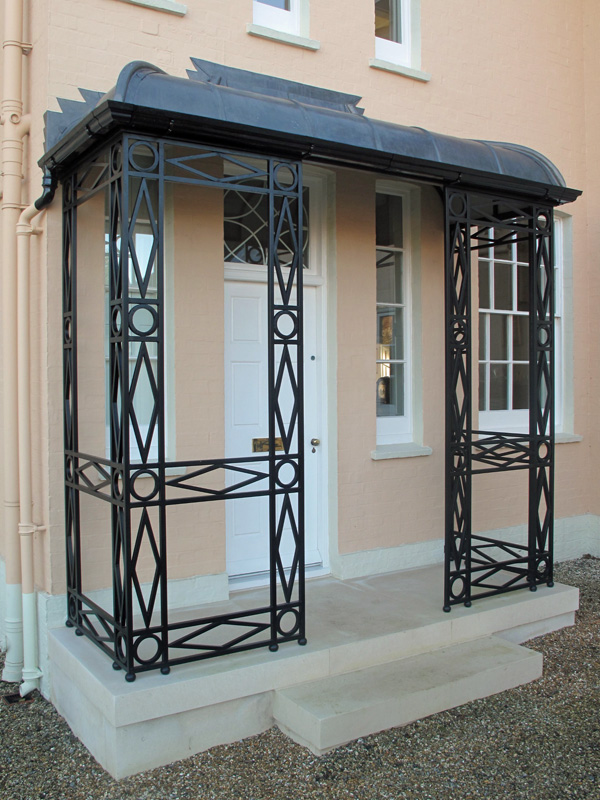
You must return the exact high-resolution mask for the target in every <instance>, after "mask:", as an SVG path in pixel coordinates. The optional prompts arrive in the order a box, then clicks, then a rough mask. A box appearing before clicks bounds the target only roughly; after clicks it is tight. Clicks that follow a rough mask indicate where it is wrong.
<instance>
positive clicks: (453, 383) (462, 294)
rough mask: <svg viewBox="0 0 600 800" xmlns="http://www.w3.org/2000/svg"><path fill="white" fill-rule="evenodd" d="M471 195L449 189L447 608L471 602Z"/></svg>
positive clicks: (447, 278)
mask: <svg viewBox="0 0 600 800" xmlns="http://www.w3.org/2000/svg"><path fill="white" fill-rule="evenodd" d="M469 202H470V197H469V194H468V193H467V192H463V191H457V190H455V189H446V191H445V217H446V219H445V249H446V253H445V298H446V301H445V302H446V539H445V550H446V558H445V590H444V592H445V594H444V597H445V599H444V611H450V601H453V602H455V603H456V602H464V603H465V605H470V604H471V439H472V421H471V420H472V416H471V384H472V379H471V369H472V367H471V249H470V213H469Z"/></svg>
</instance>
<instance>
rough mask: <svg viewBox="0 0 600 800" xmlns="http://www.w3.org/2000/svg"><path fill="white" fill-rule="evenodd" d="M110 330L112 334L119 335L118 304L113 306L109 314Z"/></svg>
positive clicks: (119, 316) (119, 312)
mask: <svg viewBox="0 0 600 800" xmlns="http://www.w3.org/2000/svg"><path fill="white" fill-rule="evenodd" d="M110 330H111V333H112V335H113V336H120V335H121V332H122V326H121V308H120V306H113V310H112V313H111V315H110Z"/></svg>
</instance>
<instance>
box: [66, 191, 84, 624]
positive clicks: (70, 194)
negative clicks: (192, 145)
mask: <svg viewBox="0 0 600 800" xmlns="http://www.w3.org/2000/svg"><path fill="white" fill-rule="evenodd" d="M75 186H76V176H71V177H70V178H69V179H68V180H66V181H65V183H64V185H63V253H62V257H63V258H62V260H63V331H62V335H63V431H64V447H65V456H64V470H65V534H66V550H67V552H66V565H67V625H69V626H79V625H80V624H81V529H80V514H79V492H78V484H79V463H78V459H77V457H76V455H75V454H76V452H77V450H78V449H79V442H78V422H77V278H76V261H77V216H76V212H75V201H76V194H75Z"/></svg>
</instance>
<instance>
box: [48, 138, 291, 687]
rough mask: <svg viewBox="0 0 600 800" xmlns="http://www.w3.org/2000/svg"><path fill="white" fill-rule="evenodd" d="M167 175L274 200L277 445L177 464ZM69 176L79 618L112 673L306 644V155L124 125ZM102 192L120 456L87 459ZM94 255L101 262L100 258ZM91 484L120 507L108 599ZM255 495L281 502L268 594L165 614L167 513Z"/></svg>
mask: <svg viewBox="0 0 600 800" xmlns="http://www.w3.org/2000/svg"><path fill="white" fill-rule="evenodd" d="M168 182H172V183H174V184H175V183H186V184H190V185H195V186H202V187H213V188H216V189H221V190H224V189H225V190H233V191H235V192H239V193H244V194H247V196H248V197H250V198H253V203H257V204H258V205H260V206H261V207H263V208H264V207H265V206H268V220H267V221H266V224H265V231H268V236H267V238H266V241H267V242H268V244H267V250H268V258H267V260H266V263H265V264H264V266H265V270H266V277H267V278H268V303H267V318H266V319H265V328H266V330H267V334H268V335H267V343H268V344H267V349H268V387H267V389H268V396H269V406H268V425H269V451H268V453H262V452H261V453H255V454H253V455H251V456H249V455H242V456H239V457H223V454H218V455H217V457H216V458H202V459H199V460H196V461H167V454H166V443H165V392H166V388H165V363H164V359H165V324H164V255H163V250H164V214H165V209H164V194H165V184H166V183H168ZM64 186H65V208H64V214H65V216H64V219H65V221H64V253H63V261H64V266H63V274H64V287H65V288H64V335H63V339H64V353H65V355H64V359H65V360H64V363H65V368H64V387H65V388H64V400H65V492H66V495H65V496H66V517H67V569H68V587H69V622H70V624H72V625H74V626H75V627H76V630H77V633H79V634H80V635H85V636H87V637H88V638H89V639H91V640H92V641H93V642H94V643H95V644H96V645H97V646H98V647H100V648H101V649H102V650H103V651H104V652H105V653H107V654H109V655H110V656H111V658H112V659H113V666H114V667H115V669H123V670H124V671H125V677H126V679H127V680H129V681H132V680H134V679H135V677H136V675H137V673H139V672H144V671H147V670H150V669H156V668H160V669H161V671H162V672H163V673H167V672H169V670H170V668H171V666H172V665H174V664H181V663H186V662H189V661H196V660H200V659H204V658H211V657H213V656H218V655H225V654H228V653H232V652H237V651H241V650H248V649H253V648H256V647H265V646H267V647H270V648H271V649H272V650H275V649H277V647H278V646H279V644H281V643H282V642H288V641H297V642H298V643H299V644H305V643H306V632H305V612H304V602H305V596H304V560H305V556H304V428H303V377H302V359H303V323H302V249H303V232H302V214H303V209H302V170H301V165H300V163H299V162H298V161H292V160H288V161H286V160H283V159H280V158H274V157H257V156H247V155H244V154H240V153H236V152H232V151H227V150H222V149H219V150H214V149H207V148H204V147H202V146H200V145H195V144H191V143H187V142H176V143H174V142H172V141H170V140H166V139H158V138H153V137H145V136H134V135H131V134H127V133H126V134H123V136H122V137H121V138H119V139H118V140H115V141H114V142H113V144H111V145H110V146H107V147H106V148H105V149H104V150H102V151H101V152H100V154H99V155H96V156H93V157H92V158H91V159H90V161H88V162H86V163H85V164H83V165H82V166H81V167H79V168H78V171H75V173H74V175H73V176H72V177H70V178H67V179H66V180H65V181H64ZM100 192H104V196H105V198H106V208H107V210H106V212H105V213H106V218H107V227H106V228H105V237H104V238H105V261H106V263H105V268H106V269H107V275H108V281H107V291H108V302H107V308H108V311H107V314H108V317H107V319H106V327H107V329H108V356H107V363H108V393H107V394H108V415H107V416H108V427H109V451H110V452H109V453H108V454H107V453H105V452H102V453H95V454H90V453H80V452H79V450H78V438H77V381H76V367H77V363H76V324H75V322H76V309H75V288H74V287H75V271H76V246H75V238H76V237H75V230H76V206H77V204H79V203H84V202H86V201H87V200H88V199H90V198H91V197H93V196H95V195H97V194H98V193H100ZM90 263H92V264H94V266H93V267H92V268H94V269H97V268H98V266H97V264H98V262H97V261H91V262H90ZM86 266H87V265H86ZM208 266H210V267H211V268H215V267H216V265H208ZM82 267H83V265H82ZM218 268H219V269H222V264H219V265H218ZM279 442H281V447H280V446H279ZM169 468H175V470H176V475H168V474H167V469H169ZM215 475H220V476H221V477H222V479H223V480H222V487H221V488H215V486H214V483H213V481H212V480H206V478H207V477H210V478H211V479H213V478H214V477H215ZM82 492H83V493H85V494H87V495H88V496H90V497H93V498H95V500H96V501H99V502H105V503H106V502H107V503H109V504H110V507H111V534H110V535H111V568H112V609H111V610H108V609H107V608H103V607H101V605H99V604H98V603H97V602H95V601H94V600H92V599H91V598H90V597H89V596H88V595H87V594H86V591H87V587H85V586H82V585H81V584H82V576H81V560H80V520H79V496H80V493H82ZM258 497H264V498H268V502H269V510H270V516H269V554H270V559H269V561H270V591H269V599H268V602H265V603H264V604H263V605H262V606H260V607H257V608H251V609H248V610H241V611H233V612H230V613H223V614H217V615H213V616H210V617H201V616H199V617H193V618H191V619H185V620H179V621H177V622H172V621H169V616H168V584H167V579H168V574H167V556H166V553H167V527H166V523H167V509H168V508H169V507H172V506H177V505H181V504H187V503H199V502H213V501H223V500H232V501H233V500H235V499H236V498H237V499H242V498H258ZM286 537H287V538H288V542H287V545H285V543H284V539H285V538H286ZM289 537H291V548H290V547H289V544H290V538H289ZM290 549H291V562H286V560H285V556H284V551H285V552H289V551H290ZM201 602H202V600H201V598H199V604H201Z"/></svg>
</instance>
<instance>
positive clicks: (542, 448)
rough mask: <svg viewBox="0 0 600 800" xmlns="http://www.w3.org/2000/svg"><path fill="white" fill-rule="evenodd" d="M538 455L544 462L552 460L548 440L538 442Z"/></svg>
mask: <svg viewBox="0 0 600 800" xmlns="http://www.w3.org/2000/svg"><path fill="white" fill-rule="evenodd" d="M537 456H538V459H539V460H540V462H542V463H544V462H548V461H549V460H550V448H549V447H548V443H547V442H540V443H539V444H538V450H537Z"/></svg>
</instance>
